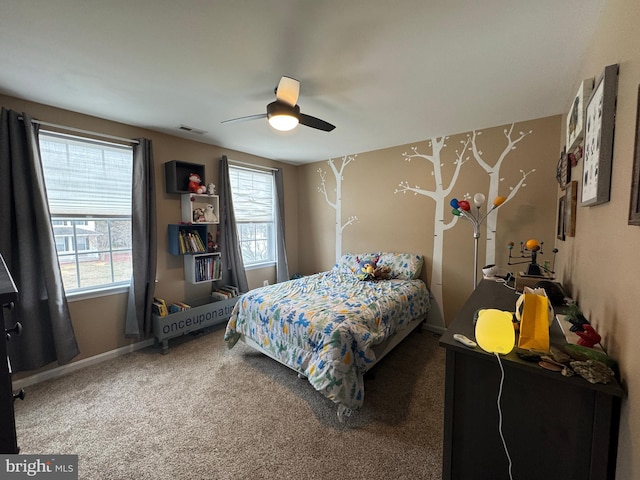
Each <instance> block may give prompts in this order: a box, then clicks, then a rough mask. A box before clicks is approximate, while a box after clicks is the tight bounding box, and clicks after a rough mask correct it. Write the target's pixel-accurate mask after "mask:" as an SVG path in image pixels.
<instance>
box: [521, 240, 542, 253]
mask: <svg viewBox="0 0 640 480" xmlns="http://www.w3.org/2000/svg"><path fill="white" fill-rule="evenodd" d="M524 246H525V247H527V250H531V251H532V252H534V251H537V250H540V243H538V241H537V240H534V239H533V238H532V239H530V240H527V243H525V244H524Z"/></svg>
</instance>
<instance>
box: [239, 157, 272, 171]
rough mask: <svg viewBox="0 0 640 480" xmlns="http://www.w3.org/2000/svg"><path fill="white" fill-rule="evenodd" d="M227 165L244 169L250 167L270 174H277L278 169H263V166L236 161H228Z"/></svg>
mask: <svg viewBox="0 0 640 480" xmlns="http://www.w3.org/2000/svg"><path fill="white" fill-rule="evenodd" d="M229 164H230V165H244V166H246V167H251V168H258V169H259V168H261V169H263V170H269V171H271V172H277V171H278V170H279V169H278V168H273V167H265V166H264V165H256V164H254V163H247V162H240V161H238V160H231V159H230V160H229Z"/></svg>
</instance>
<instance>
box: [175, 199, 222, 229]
mask: <svg viewBox="0 0 640 480" xmlns="http://www.w3.org/2000/svg"><path fill="white" fill-rule="evenodd" d="M180 201H181V206H182V221H183V222H185V223H193V224H209V225H217V224H218V223H220V201H219V197H218V196H217V195H206V194H196V193H188V194H184V195H182V197H181V199H180Z"/></svg>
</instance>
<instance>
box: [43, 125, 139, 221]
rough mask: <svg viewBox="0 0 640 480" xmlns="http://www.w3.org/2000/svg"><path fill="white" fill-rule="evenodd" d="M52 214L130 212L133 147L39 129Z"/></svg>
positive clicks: (112, 214) (111, 214) (116, 213)
mask: <svg viewBox="0 0 640 480" xmlns="http://www.w3.org/2000/svg"><path fill="white" fill-rule="evenodd" d="M40 155H41V157H42V167H43V170H44V176H45V184H46V186H47V196H48V198H49V208H50V209H51V214H52V215H91V216H100V215H107V216H121V215H126V216H130V215H131V175H132V164H133V153H132V148H131V147H129V146H125V145H116V144H111V143H106V142H99V141H91V140H87V139H84V138H83V139H81V140H76V139H75V138H74V137H73V136H70V135H61V134H55V133H51V132H40Z"/></svg>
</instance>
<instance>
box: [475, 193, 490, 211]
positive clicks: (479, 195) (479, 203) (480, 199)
mask: <svg viewBox="0 0 640 480" xmlns="http://www.w3.org/2000/svg"><path fill="white" fill-rule="evenodd" d="M486 199H487V198H486V197H485V196H484V195H483V194H482V193H476V194H475V195H474V196H473V204H474V205H475V206H476V207H478V208H480V207H481V206H482V205H484V202H485V200H486Z"/></svg>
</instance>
